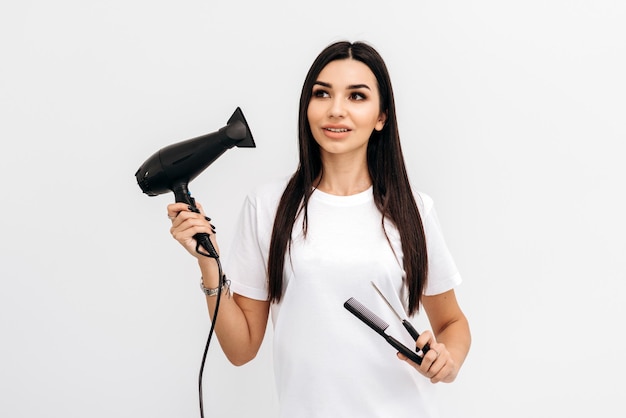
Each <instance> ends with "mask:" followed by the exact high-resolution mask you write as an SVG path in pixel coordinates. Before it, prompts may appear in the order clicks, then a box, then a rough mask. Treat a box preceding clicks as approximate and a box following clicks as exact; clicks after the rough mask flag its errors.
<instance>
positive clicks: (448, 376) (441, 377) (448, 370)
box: [398, 331, 458, 383]
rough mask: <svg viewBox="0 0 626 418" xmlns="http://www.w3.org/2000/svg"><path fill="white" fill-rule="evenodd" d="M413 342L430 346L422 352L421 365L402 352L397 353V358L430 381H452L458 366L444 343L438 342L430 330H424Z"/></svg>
mask: <svg viewBox="0 0 626 418" xmlns="http://www.w3.org/2000/svg"><path fill="white" fill-rule="evenodd" d="M415 344H416V346H417V347H424V346H425V345H426V344H428V345H429V346H430V349H429V350H428V351H427V352H426V354H424V357H423V360H422V364H421V365H420V364H417V363H415V362H414V361H412V360H410V359H409V358H408V357H407V356H405V355H403V354H402V353H398V358H400V359H401V360H404V361H406V362H407V363H409V364H410V365H411V366H413V367H414V368H415V369H416V370H417V371H418V372H420V373H421V374H422V375H424V376H425V377H427V378H428V379H430V381H431V382H432V383H438V382H444V383H450V382H452V381H454V379H455V378H456V375H457V373H458V367H457V366H456V363H455V361H454V359H453V358H452V356H451V355H450V352H449V351H448V349H447V348H446V345H445V344H442V343H438V342H437V340H436V339H435V336H434V335H433V333H432V332H431V331H424V332H423V333H422V334H421V335H420V336H419V338H418V339H417V341H416V342H415Z"/></svg>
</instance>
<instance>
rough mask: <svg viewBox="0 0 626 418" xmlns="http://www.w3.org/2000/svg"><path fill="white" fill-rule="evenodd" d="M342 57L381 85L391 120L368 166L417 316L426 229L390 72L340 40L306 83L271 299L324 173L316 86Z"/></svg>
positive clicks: (373, 54) (359, 45)
mask: <svg viewBox="0 0 626 418" xmlns="http://www.w3.org/2000/svg"><path fill="white" fill-rule="evenodd" d="M343 59H354V60H358V61H360V62H362V63H364V64H365V65H367V66H368V67H369V68H370V70H371V71H372V72H373V73H374V76H375V77H376V80H377V82H378V90H379V93H380V111H381V112H384V113H385V114H386V116H387V119H386V123H385V126H384V127H383V129H382V130H381V131H380V132H379V131H376V130H374V131H373V132H372V135H371V137H370V139H369V143H368V148H367V165H368V169H369V174H370V176H371V178H372V183H373V194H374V201H375V203H376V206H377V207H378V209H379V210H380V212H381V214H382V217H381V223H383V226H384V220H385V218H387V219H389V220H391V221H392V222H393V223H394V224H395V226H396V227H397V228H398V231H399V233H400V240H401V242H402V252H403V254H404V259H403V264H404V265H403V267H404V270H405V272H406V279H405V284H406V286H407V288H408V290H409V300H408V308H409V313H410V314H413V313H415V312H417V311H418V310H419V304H420V298H421V295H422V292H423V289H424V286H425V283H426V278H427V273H428V262H427V254H426V240H425V237H424V229H423V226H422V221H421V218H420V214H419V211H418V209H417V204H416V202H415V199H414V196H413V192H412V191H411V186H410V184H409V179H408V175H407V172H406V167H405V164H404V157H403V155H402V149H401V147H400V138H399V134H398V124H397V120H396V110H395V103H394V97H393V90H392V88H391V80H390V78H389V72H388V71H387V66H386V65H385V62H384V61H383V59H382V57H381V56H380V55H379V54H378V52H377V51H376V50H375V49H374V48H372V47H371V46H369V45H368V44H366V43H363V42H355V43H350V42H347V41H342V42H336V43H333V44H331V45H329V46H328V47H326V48H325V49H324V50H323V51H322V52H321V53H320V54H319V55H318V56H317V58H316V59H315V61H314V62H313V64H312V65H311V68H310V69H309V72H308V73H307V76H306V78H305V80H304V84H303V86H302V93H301V95H300V111H299V117H298V143H299V152H300V161H299V164H298V168H297V169H296V171H295V173H294V174H293V176H292V177H291V179H290V180H289V182H288V183H287V186H286V187H285V191H284V192H283V195H282V197H281V199H280V203H279V205H278V209H277V211H276V217H275V220H274V228H273V231H272V239H271V243H270V252H269V260H268V277H269V299H270V301H272V302H278V301H280V299H281V297H282V294H283V272H284V265H285V254H286V252H287V250H288V248H290V245H291V233H292V230H293V226H294V223H295V221H296V218H297V217H298V215H299V214H300V211H303V232H304V234H305V236H306V230H307V206H308V202H309V198H310V197H311V194H312V193H313V190H314V188H315V186H316V184H315V181H316V179H318V177H319V176H320V174H321V170H322V161H321V157H320V148H319V145H318V144H317V142H316V141H315V139H314V138H313V134H312V133H311V128H310V126H309V122H308V118H307V109H308V106H309V101H310V100H311V96H312V91H313V85H314V83H315V81H317V77H318V75H319V73H320V72H321V71H322V69H323V68H324V67H325V66H326V65H327V64H328V63H329V62H331V61H335V60H343Z"/></svg>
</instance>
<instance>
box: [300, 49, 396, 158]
mask: <svg viewBox="0 0 626 418" xmlns="http://www.w3.org/2000/svg"><path fill="white" fill-rule="evenodd" d="M307 117H308V120H309V125H310V127H311V132H312V133H313V137H314V138H315V141H316V142H317V143H318V144H319V146H320V148H321V152H322V154H325V153H326V154H333V155H338V154H355V155H359V156H360V155H361V154H362V156H363V157H364V156H365V154H366V151H367V143H368V141H369V138H370V135H371V134H372V131H373V130H374V129H376V130H378V131H380V130H381V129H382V128H383V126H384V124H385V119H386V115H385V114H384V113H381V112H380V97H379V92H378V83H377V82H376V77H375V76H374V73H373V72H372V71H371V70H370V69H369V67H368V66H367V65H365V64H363V63H362V62H360V61H357V60H353V59H342V60H336V61H331V62H330V63H328V64H327V65H326V67H324V69H322V71H321V72H320V74H319V76H318V77H317V80H316V82H315V83H314V84H313V95H312V96H311V101H310V102H309V107H308V110H307Z"/></svg>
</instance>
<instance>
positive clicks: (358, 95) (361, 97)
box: [350, 91, 366, 100]
mask: <svg viewBox="0 0 626 418" xmlns="http://www.w3.org/2000/svg"><path fill="white" fill-rule="evenodd" d="M350 99H351V100H365V99H366V97H365V95H364V94H363V93H359V92H356V91H355V92H353V93H351V94H350Z"/></svg>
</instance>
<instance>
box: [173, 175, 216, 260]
mask: <svg viewBox="0 0 626 418" xmlns="http://www.w3.org/2000/svg"><path fill="white" fill-rule="evenodd" d="M172 191H173V192H174V198H175V199H176V202H177V203H186V204H187V205H188V206H189V210H191V211H192V212H195V213H200V209H198V208H197V207H196V201H195V199H194V198H193V197H192V196H191V193H189V189H188V188H187V185H186V184H184V183H183V184H181V185H179V186H176V187H173V190H172ZM193 238H194V239H195V240H196V242H197V243H198V245H197V246H196V251H197V252H198V253H200V254H202V255H206V256H207V257H211V258H219V254H218V253H217V250H216V249H215V246H214V245H213V243H212V242H211V238H210V237H209V234H206V233H200V234H196V235H194V236H193ZM200 247H202V248H204V249H205V250H206V251H207V252H208V254H207V253H203V252H201V251H199V249H200Z"/></svg>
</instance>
